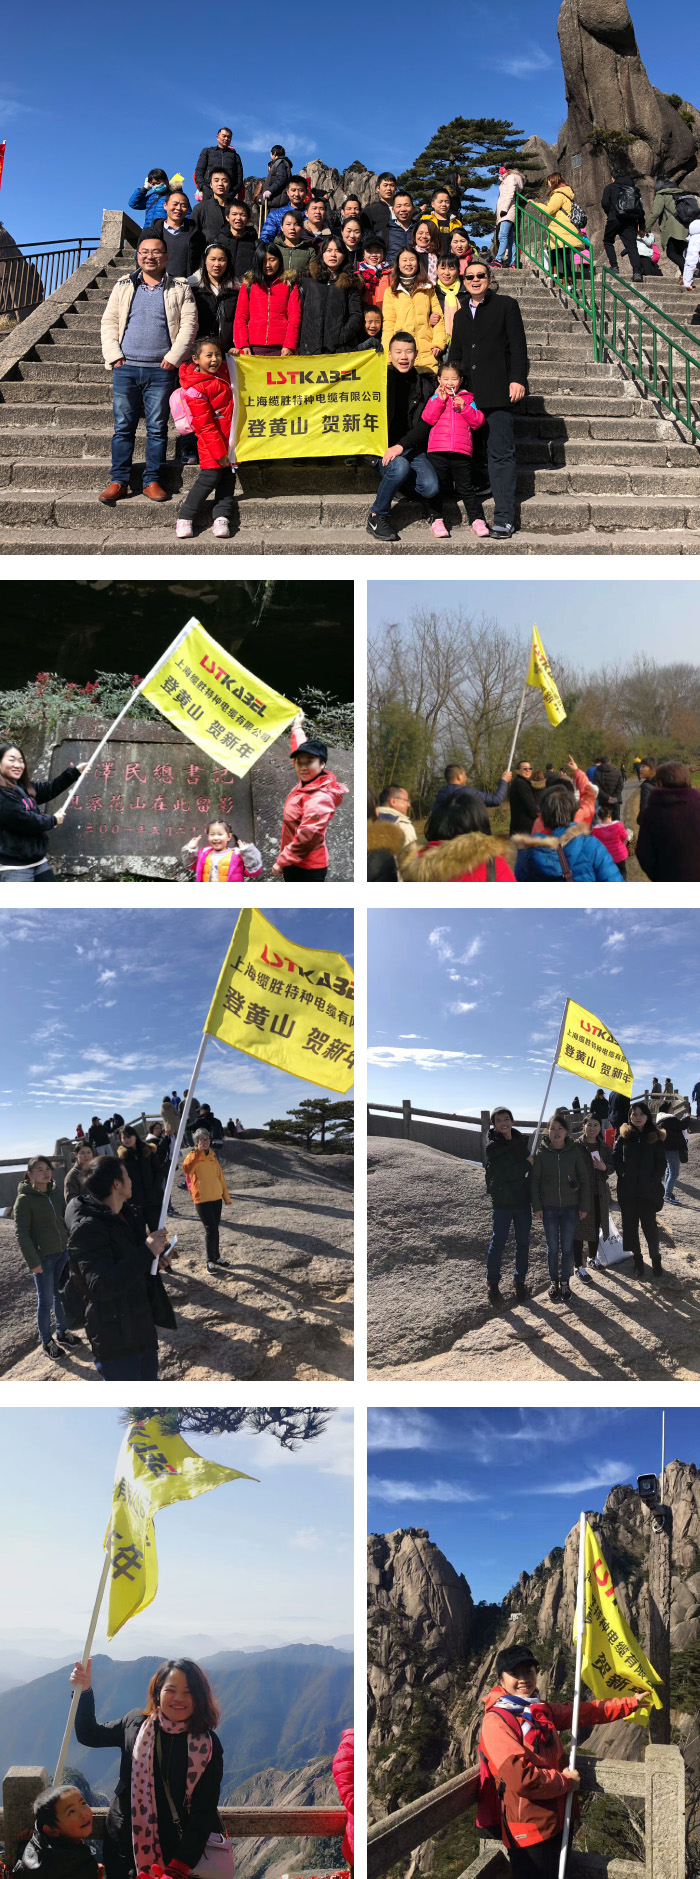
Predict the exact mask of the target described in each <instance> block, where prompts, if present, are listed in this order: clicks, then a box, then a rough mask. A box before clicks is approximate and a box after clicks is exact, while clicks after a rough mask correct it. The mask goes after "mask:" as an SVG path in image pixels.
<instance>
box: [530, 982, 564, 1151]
mask: <svg viewBox="0 0 700 1879" xmlns="http://www.w3.org/2000/svg"><path fill="white" fill-rule="evenodd" d="M568 1009H569V1000H568V998H567V1001H566V1004H565V1006H564V1016H563V1018H562V1021H561V1024H560V1026H559V1036H558V1038H557V1042H556V1047H555V1051H554V1057H553V1059H552V1068H551V1070H550V1072H549V1080H548V1083H547V1088H546V1090H545V1093H544V1097H543V1101H542V1108H541V1110H540V1114H539V1121H538V1124H537V1128H536V1129H535V1133H534V1136H533V1138H532V1141H531V1143H530V1154H531V1155H534V1153H535V1149H536V1148H537V1144H538V1142H539V1139H540V1132H541V1129H542V1117H543V1115H544V1112H545V1109H546V1107H547V1097H548V1095H549V1092H550V1090H551V1087H552V1078H553V1076H554V1072H555V1070H556V1067H557V1057H558V1056H559V1051H560V1049H561V1040H562V1037H563V1035H564V1025H565V1024H566V1014H567V1011H568Z"/></svg>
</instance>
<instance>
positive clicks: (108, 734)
mask: <svg viewBox="0 0 700 1879" xmlns="http://www.w3.org/2000/svg"><path fill="white" fill-rule="evenodd" d="M193 625H195V626H196V625H197V621H196V620H195V619H194V615H193V616H192V619H191V620H188V622H187V625H186V626H183V629H182V632H181V633H178V635H177V638H176V639H174V640H173V643H172V646H168V647H167V649H166V651H165V652H162V653H161V655H160V658H159V659H157V660H156V663H155V665H153V666H151V670H150V672H147V673H146V675H145V677H144V678H142V679H139V682H138V685H135V686H134V689H133V691H132V692H131V694H130V696H129V697H128V698H127V701H126V704H125V705H122V709H121V711H120V712H119V714H118V716H117V717H116V718H114V719H113V721H112V723H111V724H110V727H109V730H108V731H105V734H104V737H103V738H101V739H100V742H99V744H98V745H97V746H96V748H95V750H93V753H92V756H91V757H88V760H87V763H86V764H85V767H84V769H83V770H81V772H80V776H79V777H78V781H77V783H72V784H71V787H70V789H69V791H68V795H67V796H66V799H65V802H64V804H63V808H64V809H67V808H68V805H69V803H71V802H72V801H73V797H74V796H75V794H76V791H77V790H79V789H80V785H81V783H84V782H85V778H86V776H87V774H88V771H89V770H91V769H92V766H93V763H96V762H97V759H98V757H99V755H100V751H102V750H104V747H105V744H108V743H109V740H110V737H112V736H113V735H114V732H115V731H116V728H117V725H118V724H121V721H122V718H125V717H126V714H127V711H130V710H131V707H132V705H133V703H134V699H135V698H138V696H139V693H140V692H142V691H143V688H144V685H148V684H149V683H150V680H151V679H153V678H155V676H156V673H157V672H159V671H160V668H161V666H162V665H165V661H166V659H169V658H170V656H171V654H172V653H174V652H177V649H178V646H181V645H182V642H183V639H186V638H187V635H188V633H189V632H190V630H191V627H192V626H193Z"/></svg>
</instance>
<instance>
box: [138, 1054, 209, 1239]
mask: <svg viewBox="0 0 700 1879" xmlns="http://www.w3.org/2000/svg"><path fill="white" fill-rule="evenodd" d="M207 1043H208V1032H207V1031H204V1032H203V1033H202V1042H201V1044H200V1046H199V1050H198V1051H197V1057H196V1062H195V1066H194V1070H193V1071H192V1077H191V1081H190V1087H189V1089H188V1091H187V1101H186V1102H184V1103H183V1105H182V1115H181V1117H180V1123H179V1127H178V1131H177V1135H176V1137H175V1147H174V1149H173V1152H172V1156H171V1159H170V1167H169V1169H168V1179H167V1181H166V1183H165V1193H164V1195H163V1199H162V1202H161V1209H160V1220H159V1221H158V1225H159V1227H164V1226H166V1224H167V1219H168V1204H169V1201H170V1196H171V1194H172V1191H173V1184H174V1181H175V1172H176V1169H177V1164H178V1159H179V1156H180V1150H181V1148H182V1143H183V1138H184V1134H185V1129H186V1128H187V1118H188V1116H189V1113H190V1104H191V1102H192V1097H193V1096H194V1092H195V1088H196V1084H197V1078H198V1076H199V1072H200V1070H201V1068H202V1064H203V1062H204V1052H205V1050H206V1048H207ZM151 1270H152V1271H156V1272H157V1270H158V1261H157V1259H156V1260H155V1261H154V1264H153V1266H152V1268H151Z"/></svg>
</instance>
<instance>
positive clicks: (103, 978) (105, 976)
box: [97, 968, 117, 985]
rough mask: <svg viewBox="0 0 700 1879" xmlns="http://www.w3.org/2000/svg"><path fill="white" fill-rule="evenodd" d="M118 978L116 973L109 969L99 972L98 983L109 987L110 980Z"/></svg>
mask: <svg viewBox="0 0 700 1879" xmlns="http://www.w3.org/2000/svg"><path fill="white" fill-rule="evenodd" d="M116 976H117V975H116V972H110V971H109V970H108V969H107V968H105V970H104V972H98V974H97V983H98V985H107V984H108V982H109V980H110V979H116Z"/></svg>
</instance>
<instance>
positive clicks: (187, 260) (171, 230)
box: [148, 189, 205, 281]
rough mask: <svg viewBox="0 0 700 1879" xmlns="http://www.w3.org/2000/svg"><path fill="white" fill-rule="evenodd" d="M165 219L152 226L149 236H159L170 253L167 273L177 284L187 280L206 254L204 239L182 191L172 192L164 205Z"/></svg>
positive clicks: (175, 190) (163, 217)
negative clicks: (179, 281)
mask: <svg viewBox="0 0 700 1879" xmlns="http://www.w3.org/2000/svg"><path fill="white" fill-rule="evenodd" d="M163 207H164V211H165V213H164V215H163V216H162V218H161V220H160V221H157V222H153V223H152V224H151V227H150V229H149V231H148V232H149V235H160V238H161V241H164V242H165V246H166V248H167V250H168V273H169V274H172V276H173V279H174V280H181V281H182V280H185V281H186V280H187V279H188V278H189V276H190V274H194V271H195V268H198V267H199V263H200V261H201V259H202V255H203V253H204V245H205V244H204V235H203V233H202V229H201V227H200V225H199V222H198V221H195V220H194V218H193V216H191V215H190V212H189V202H188V200H187V197H186V195H185V194H184V191H183V190H182V189H173V190H171V192H170V195H168V196H166V198H165V202H164V204H163Z"/></svg>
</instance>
